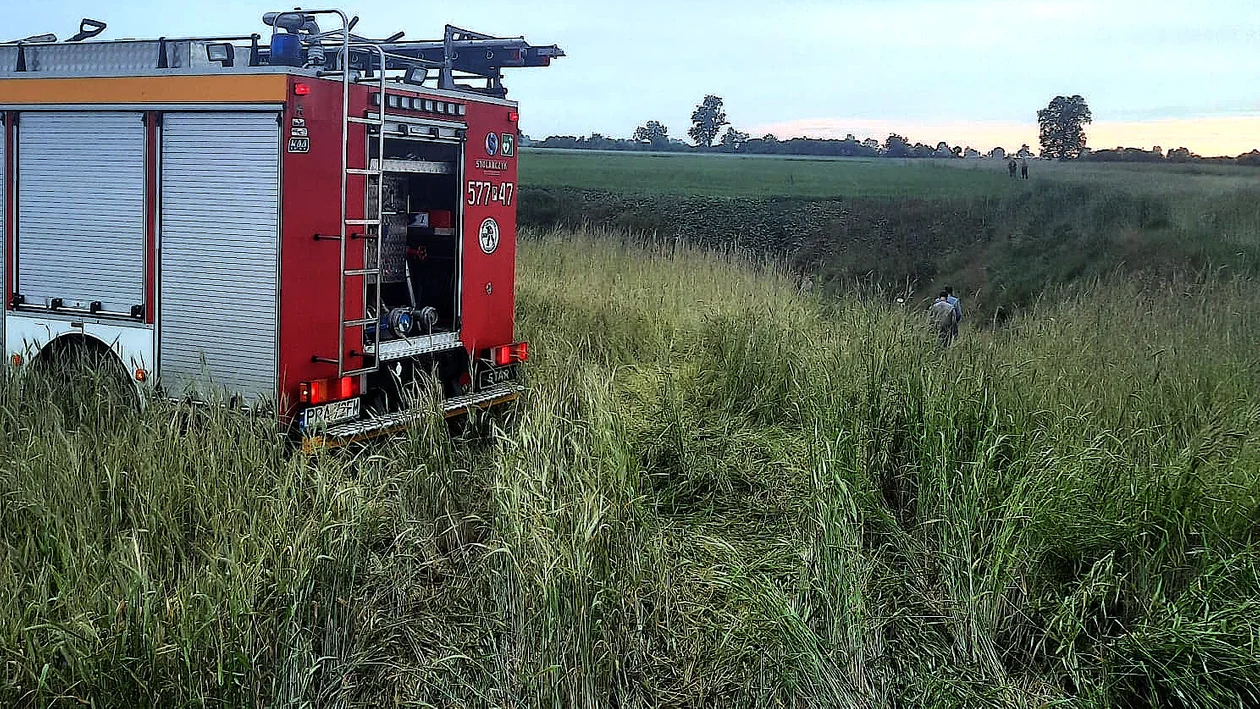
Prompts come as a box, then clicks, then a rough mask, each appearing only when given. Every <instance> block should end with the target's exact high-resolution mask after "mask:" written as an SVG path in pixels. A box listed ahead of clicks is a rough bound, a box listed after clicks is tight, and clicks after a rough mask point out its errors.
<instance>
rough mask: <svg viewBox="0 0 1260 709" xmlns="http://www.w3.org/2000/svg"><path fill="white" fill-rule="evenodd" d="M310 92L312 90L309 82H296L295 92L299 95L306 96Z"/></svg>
mask: <svg viewBox="0 0 1260 709" xmlns="http://www.w3.org/2000/svg"><path fill="white" fill-rule="evenodd" d="M310 92H311V87H310V85H309V84H294V85H293V93H295V94H297V95H298V96H305V95H307V94H309V93H310Z"/></svg>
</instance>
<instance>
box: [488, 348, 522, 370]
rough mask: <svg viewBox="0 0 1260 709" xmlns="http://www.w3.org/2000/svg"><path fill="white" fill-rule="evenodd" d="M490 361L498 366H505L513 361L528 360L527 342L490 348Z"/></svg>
mask: <svg viewBox="0 0 1260 709" xmlns="http://www.w3.org/2000/svg"><path fill="white" fill-rule="evenodd" d="M490 361H491V362H494V363H495V364H496V365H498V366H500V367H506V366H508V365H509V364H512V363H513V362H528V361H529V343H528V342H517V343H516V344H513V345H504V346H502V347H495V348H493V349H491V350H490Z"/></svg>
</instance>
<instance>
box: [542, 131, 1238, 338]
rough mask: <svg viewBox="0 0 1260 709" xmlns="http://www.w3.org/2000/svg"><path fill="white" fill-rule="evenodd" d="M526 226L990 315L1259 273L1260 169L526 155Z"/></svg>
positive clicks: (839, 291)
mask: <svg viewBox="0 0 1260 709" xmlns="http://www.w3.org/2000/svg"><path fill="white" fill-rule="evenodd" d="M520 160H521V175H520V180H521V190H520V195H521V199H520V214H521V219H522V222H523V223H524V224H526V225H528V226H531V227H533V228H536V229H552V228H558V227H559V228H563V227H581V226H583V225H590V226H593V227H597V228H605V229H611V230H614V231H618V232H624V233H627V234H631V235H635V236H636V237H637V238H639V239H640V240H641V241H644V242H648V243H673V242H675V241H678V242H685V243H690V244H694V245H699V246H703V247H705V248H712V249H717V250H720V251H723V252H736V253H742V254H746V255H748V256H749V257H752V258H764V259H770V260H774V261H776V262H779V263H781V264H784V265H785V267H788V268H790V269H792V270H794V271H796V272H798V273H808V274H811V275H812V276H813V278H814V279H815V280H816V281H817V282H818V283H820V284H821V285H822V287H823V288H824V289H826V290H827V291H828V292H829V293H831V294H832V295H833V296H835V297H837V298H843V297H847V294H848V293H850V292H851V291H853V290H854V289H855V288H860V289H864V290H871V289H874V290H879V291H882V292H884V293H886V294H889V295H890V297H891V295H892V294H900V295H902V296H904V297H906V298H909V299H911V300H913V301H914V302H922V300H923V298H926V297H928V296H929V295H930V294H933V293H935V292H937V291H938V290H939V289H940V288H941V287H943V286H946V285H952V286H954V287H956V288H959V289H961V290H962V291H963V292H965V293H966V294H967V297H968V300H969V302H970V303H971V304H972V306H973V308H974V310H975V312H976V313H977V314H978V315H979V316H980V319H981V320H992V319H994V318H997V319H1004V318H1006V317H1008V316H1009V315H1011V314H1012V313H1015V312H1018V311H1020V310H1022V309H1026V308H1028V307H1029V306H1031V305H1032V304H1033V303H1034V302H1035V301H1036V300H1037V299H1038V298H1040V297H1042V295H1043V294H1045V293H1048V292H1051V291H1053V290H1054V289H1056V288H1059V287H1062V286H1068V285H1071V284H1073V283H1077V282H1080V281H1082V280H1090V279H1095V278H1102V277H1107V276H1110V275H1113V274H1125V275H1128V276H1130V277H1135V278H1139V279H1156V280H1158V279H1166V278H1170V277H1173V276H1177V277H1183V278H1194V277H1196V276H1197V275H1201V274H1206V273H1221V272H1224V273H1230V274H1237V275H1246V276H1254V275H1260V170H1257V169H1255V168H1249V167H1235V166H1219V165H1135V164H1125V165H1117V164H1102V163H1098V164H1091V163H1086V164H1078V163H1055V162H1049V161H1030V179H1029V180H1026V181H1025V180H1011V179H1010V178H1008V177H1007V176H1006V173H1005V169H1004V167H1003V166H1002V165H1001V164H997V163H996V162H995V161H990V160H981V161H974V160H940V161H938V160H918V161H916V160H845V159H839V160H835V159H831V160H826V159H824V160H801V159H786V158H777V157H741V156H727V155H639V154H625V153H622V154H617V153H601V154H590V153H581V152H577V151H573V152H554V151H540V150H534V151H526V152H524V153H522V155H521V158H520Z"/></svg>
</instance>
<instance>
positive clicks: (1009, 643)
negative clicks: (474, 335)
mask: <svg viewBox="0 0 1260 709" xmlns="http://www.w3.org/2000/svg"><path fill="white" fill-rule="evenodd" d="M519 273H520V283H519V310H520V327H521V330H522V332H521V334H522V335H524V336H525V337H526V338H528V339H529V340H530V341H531V343H532V344H533V352H532V355H533V362H532V363H531V364H530V366H529V368H528V370H527V376H528V380H529V381H528V383H529V391H528V393H527V395H526V396H525V397H524V399H523V400H522V401H521V402H519V405H518V406H517V407H516V408H515V409H514V410H513V411H512V412H511V413H510V414H505V415H499V416H492V417H486V418H482V419H480V420H478V421H476V422H474V425H472V426H470V427H467V428H466V429H464V430H463V431H461V432H456V433H454V434H449V433H448V431H447V429H446V428H445V427H444V426H442V425H440V424H438V423H437V422H436V421H437V417H436V416H435V418H434V422H432V423H431V425H428V426H421V427H418V428H417V429H416V430H415V431H413V432H412V433H410V434H409V435H407V436H403V437H399V438H396V439H393V440H389V441H385V442H382V443H380V444H378V445H373V446H369V447H366V448H363V449H361V450H357V451H339V452H332V453H321V454H317V455H314V456H309V457H308V456H303V455H301V454H300V453H296V452H294V450H293V449H292V447H291V446H290V445H287V444H286V443H285V442H284V441H283V440H282V437H281V436H280V435H279V432H277V431H276V430H275V428H274V426H272V425H268V424H267V423H265V422H258V421H251V420H250V419H248V418H247V417H244V416H239V415H235V414H228V413H224V412H221V411H217V410H204V409H202V410H189V409H184V408H181V407H179V406H177V405H174V404H165V403H154V404H152V405H151V406H150V407H149V408H148V409H147V410H146V411H145V412H143V413H133V412H130V411H127V410H125V409H121V408H117V407H114V406H113V405H112V404H110V403H109V399H108V398H106V397H104V396H103V395H99V396H98V395H89V396H78V397H75V398H67V397H65V396H64V395H61V394H59V393H58V392H57V391H55V390H53V389H50V388H49V387H47V386H44V383H43V382H41V381H37V380H32V379H30V378H28V377H23V376H21V375H19V374H14V373H10V374H9V376H8V377H7V379H6V380H5V382H4V384H3V385H2V386H0V495H2V497H0V655H2V656H3V666H2V669H0V704H3V705H6V706H7V705H18V706H23V705H26V706H49V705H53V706H79V705H94V706H126V707H138V706H155V707H156V706H161V707H171V706H231V707H235V706H320V707H323V706H328V707H351V706H354V707H359V706H362V707H379V706H409V707H481V706H485V707H544V706H545V707H654V706H681V707H711V706H719V707H726V706H730V707H863V708H865V707H870V708H876V707H887V708H890V709H891V708H893V707H980V706H988V707H1020V708H1023V707H1028V708H1032V707H1046V706H1056V707H1187V708H1189V707H1195V708H1199V707H1245V706H1255V705H1256V704H1257V703H1260V661H1258V660H1257V657H1260V539H1258V538H1257V533H1258V532H1260V475H1257V473H1258V472H1260V402H1258V401H1257V398H1256V392H1257V391H1258V390H1260V354H1258V353H1260V284H1257V283H1256V282H1255V281H1254V280H1251V279H1248V278H1245V277H1236V278H1229V279H1226V278H1221V277H1207V278H1199V279H1192V280H1184V281H1181V280H1169V281H1162V282H1146V283H1142V282H1138V281H1131V280H1115V281H1101V282H1096V283H1091V284H1083V285H1080V286H1079V287H1077V288H1075V289H1074V290H1069V291H1063V292H1060V293H1055V294H1053V295H1050V296H1047V297H1046V298H1045V299H1044V300H1043V302H1042V303H1040V304H1038V305H1036V306H1035V307H1033V308H1032V309H1031V310H1030V311H1028V312H1027V313H1026V314H1024V315H1021V316H1019V317H1017V318H1015V319H1014V320H1012V321H1010V322H1008V323H1007V324H1006V325H1004V326H1003V327H1000V328H990V329H985V330H977V329H975V328H974V327H973V325H974V324H973V323H971V322H964V329H963V334H962V336H961V338H960V339H959V341H958V342H957V343H956V344H955V346H954V347H952V348H950V349H948V350H944V351H943V350H941V349H940V348H939V347H937V346H936V345H935V343H934V341H933V339H932V338H931V337H930V336H929V335H928V333H926V332H925V331H924V324H923V321H922V320H923V319H922V317H921V314H920V313H919V312H918V308H917V306H916V307H915V308H908V307H906V306H901V305H898V304H896V303H894V302H890V301H888V300H887V299H884V298H880V297H878V295H877V294H870V295H860V294H852V295H849V296H847V297H845V298H841V299H831V298H824V297H822V296H820V295H818V294H817V293H816V292H815V293H808V292H801V289H800V288H799V287H798V282H797V280H796V279H795V278H794V277H791V276H788V275H786V274H784V273H783V272H781V271H780V270H778V269H777V268H776V267H775V266H774V265H773V264H756V263H752V264H750V263H742V262H738V261H736V260H734V259H731V258H727V257H723V256H721V255H715V254H713V253H708V252H700V251H695V250H690V249H688V248H685V247H678V248H673V249H669V250H650V249H645V248H644V247H641V246H632V245H627V244H625V243H624V242H622V241H620V240H619V239H618V238H616V237H615V236H610V235H607V234H592V233H587V232H580V231H579V232H574V231H557V232H550V233H545V234H535V235H532V236H530V237H529V238H528V239H526V240H525V241H524V242H523V243H522V245H521V263H520V267H519Z"/></svg>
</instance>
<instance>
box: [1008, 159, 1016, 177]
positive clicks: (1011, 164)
mask: <svg viewBox="0 0 1260 709" xmlns="http://www.w3.org/2000/svg"><path fill="white" fill-rule="evenodd" d="M1006 171H1007V172H1008V173H1010V175H1011V179H1012V180H1013V179H1015V158H1011V161H1010V162H1008V163H1006Z"/></svg>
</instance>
